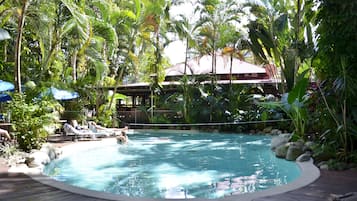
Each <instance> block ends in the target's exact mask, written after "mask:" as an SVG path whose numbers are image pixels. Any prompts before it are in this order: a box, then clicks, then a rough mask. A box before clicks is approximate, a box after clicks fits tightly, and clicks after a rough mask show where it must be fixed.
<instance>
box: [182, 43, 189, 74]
mask: <svg viewBox="0 0 357 201" xmlns="http://www.w3.org/2000/svg"><path fill="white" fill-rule="evenodd" d="M188 49H189V47H188V37H186V52H185V69H184V70H183V74H184V75H186V73H187V60H188Z"/></svg>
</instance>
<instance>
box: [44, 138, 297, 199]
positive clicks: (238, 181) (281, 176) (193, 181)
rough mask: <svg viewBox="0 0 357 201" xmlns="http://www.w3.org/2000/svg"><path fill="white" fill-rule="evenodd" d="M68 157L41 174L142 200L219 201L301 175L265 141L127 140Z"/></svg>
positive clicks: (235, 139)
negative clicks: (216, 200) (202, 200)
mask: <svg viewBox="0 0 357 201" xmlns="http://www.w3.org/2000/svg"><path fill="white" fill-rule="evenodd" d="M129 138H130V142H129V144H127V145H118V144H116V142H115V141H114V140H113V141H112V143H109V144H108V143H107V144H105V145H103V146H96V147H92V148H90V147H89V148H88V149H87V150H85V151H80V152H76V153H71V155H70V156H68V157H64V158H62V159H60V160H55V161H53V162H51V163H50V164H49V165H48V166H46V168H45V170H44V173H45V174H46V175H49V176H51V177H52V178H54V179H56V180H59V181H63V182H65V183H67V184H70V185H74V186H78V187H82V188H87V189H91V190H96V191H103V192H109V193H114V194H119V195H126V196H130V197H145V198H220V197H224V196H229V195H235V194H242V193H249V192H256V191H260V190H264V189H268V188H271V187H274V186H279V185H283V184H287V183H289V182H292V181H293V180H295V179H297V178H298V177H299V176H300V174H301V173H300V169H299V167H298V166H297V164H296V163H294V162H288V161H286V160H282V159H277V158H276V157H275V156H274V154H273V152H272V151H271V150H270V140H271V137H270V136H258V135H239V134H215V133H213V134H212V133H199V134H196V133H195V134H190V133H174V134H172V133H171V134H170V133H162V132H160V133H155V132H150V133H149V132H140V133H135V134H132V135H129Z"/></svg>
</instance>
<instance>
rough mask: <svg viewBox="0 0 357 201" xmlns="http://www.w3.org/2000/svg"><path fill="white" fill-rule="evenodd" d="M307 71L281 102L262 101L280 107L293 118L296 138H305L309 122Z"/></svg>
mask: <svg viewBox="0 0 357 201" xmlns="http://www.w3.org/2000/svg"><path fill="white" fill-rule="evenodd" d="M306 73H307V71H305V72H304V73H302V74H301V75H300V81H299V82H298V83H297V84H296V85H295V87H294V88H293V89H292V90H291V91H290V92H289V93H285V94H283V95H282V98H281V101H280V102H267V103H260V104H261V105H262V106H264V107H267V108H280V109H281V110H283V111H284V112H285V113H286V114H287V115H288V117H289V118H290V119H291V121H292V124H293V126H294V138H295V139H305V138H306V136H305V129H306V126H307V122H308V120H309V119H308V113H307V104H306V103H307V100H308V98H309V97H308V96H307V95H306V89H307V85H308V83H309V80H308V79H307V78H306V77H305V75H306Z"/></svg>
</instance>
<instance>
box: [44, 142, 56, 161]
mask: <svg viewBox="0 0 357 201" xmlns="http://www.w3.org/2000/svg"><path fill="white" fill-rule="evenodd" d="M40 151H42V152H44V153H46V154H47V155H48V157H49V158H50V160H54V159H56V158H57V157H58V153H59V151H58V150H57V149H56V148H55V147H54V146H53V145H51V144H48V143H46V144H43V145H42V147H41V149H40Z"/></svg>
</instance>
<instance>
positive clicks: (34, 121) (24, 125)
mask: <svg viewBox="0 0 357 201" xmlns="http://www.w3.org/2000/svg"><path fill="white" fill-rule="evenodd" d="M25 99H26V96H25V95H23V94H14V96H13V98H12V101H11V102H10V103H9V104H8V110H10V111H11V123H12V128H13V131H14V133H15V135H16V140H17V143H18V145H19V148H20V149H22V150H24V151H27V152H28V151H30V150H31V149H38V148H40V146H41V144H42V143H43V142H44V141H45V140H46V138H47V136H48V131H47V130H46V129H45V128H46V126H49V125H53V126H54V125H55V120H56V118H58V116H59V113H58V111H61V110H62V107H61V105H60V104H58V102H56V101H54V100H35V101H31V102H30V103H27V102H26V101H25Z"/></svg>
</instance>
